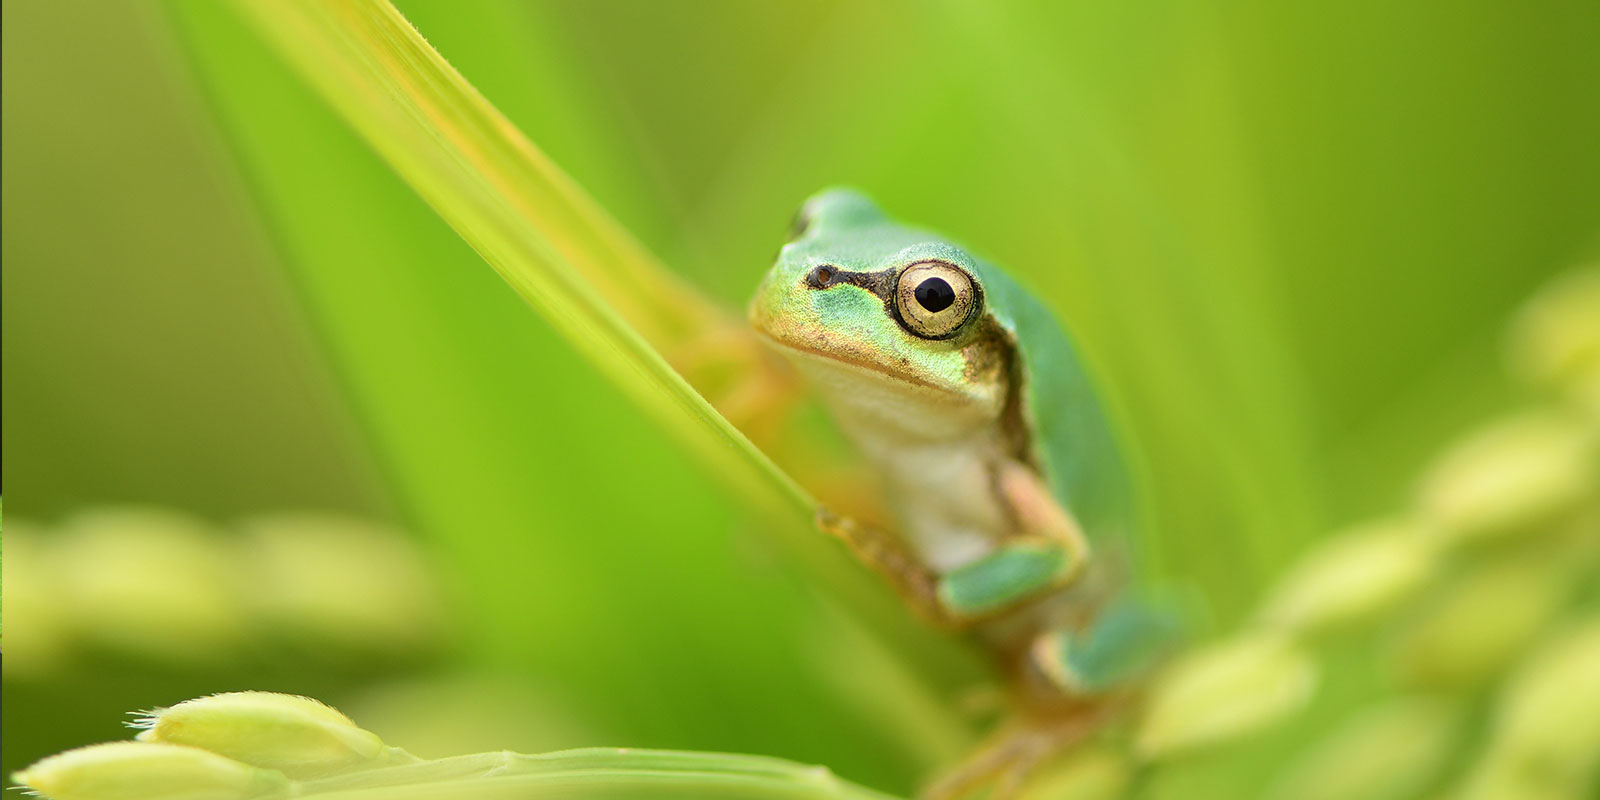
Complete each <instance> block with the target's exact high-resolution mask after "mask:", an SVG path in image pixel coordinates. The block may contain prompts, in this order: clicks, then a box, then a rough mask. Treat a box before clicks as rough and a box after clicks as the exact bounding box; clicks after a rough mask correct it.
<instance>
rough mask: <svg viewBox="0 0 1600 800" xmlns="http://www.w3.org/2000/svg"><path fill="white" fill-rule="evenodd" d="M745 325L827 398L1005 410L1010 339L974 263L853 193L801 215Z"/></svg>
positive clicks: (838, 192) (823, 199)
mask: <svg viewBox="0 0 1600 800" xmlns="http://www.w3.org/2000/svg"><path fill="white" fill-rule="evenodd" d="M750 320H751V323H752V324H753V325H754V326H755V328H756V330H757V331H759V332H760V333H761V334H763V335H764V336H765V337H766V338H767V339H769V340H771V341H772V342H773V343H775V344H776V345H778V346H779V347H780V348H781V349H782V350H783V351H784V353H785V354H786V355H788V356H790V357H791V359H792V360H794V361H795V362H796V363H797V364H798V365H799V366H800V367H801V368H802V370H804V371H806V372H807V373H810V374H811V375H812V377H814V378H821V379H822V382H823V384H824V387H825V388H828V387H829V386H830V385H831V387H832V388H834V389H846V390H848V392H855V393H860V392H865V393H866V394H873V393H875V390H883V389H886V388H887V389H891V390H894V391H898V392H900V393H904V392H907V391H909V392H913V393H915V394H917V395H919V396H920V397H922V398H924V399H926V400H932V401H937V402H938V403H939V404H942V405H958V406H964V407H968V408H978V409H981V410H983V411H984V412H985V413H988V412H991V411H997V410H998V406H999V403H1000V402H1001V401H1002V400H1003V394H1004V391H1003V383H1004V381H1005V378H1006V371H1005V369H1006V365H1005V364H1004V363H1003V362H1004V352H1003V351H1004V350H1005V348H1003V347H1001V346H999V345H1000V344H1001V343H1000V342H997V341H996V339H997V337H1001V338H1003V332H1001V331H1000V330H999V329H998V327H997V326H996V325H994V324H993V321H992V319H991V318H990V317H989V316H988V315H987V314H986V312H985V309H984V291H983V286H982V284H981V282H980V280H979V277H978V268H977V266H976V262H975V260H974V259H973V258H972V257H971V256H969V255H967V253H965V252H964V251H962V250H961V249H960V248H958V247H955V246H954V245H952V244H950V243H949V242H946V241H944V240H943V239H941V238H939V237H938V236H936V235H934V234H930V233H926V232H924V231H920V230H917V229H914V228H909V227H906V226H903V225H900V224H898V223H896V222H894V221H893V220H891V219H889V218H888V217H886V216H884V214H883V212H882V211H880V210H879V209H878V207H877V206H876V205H874V204H873V203H872V201H870V200H868V199H867V198H865V197H863V196H862V195H860V194H858V193H856V192H852V191H849V190H842V189H835V190H830V191H826V192H823V193H821V194H818V195H816V196H815V197H813V198H811V199H810V200H809V201H807V202H806V204H805V205H804V206H803V207H802V208H801V210H800V213H799V214H798V215H797V216H796V219H795V224H794V229H793V231H792V234H791V239H790V241H789V243H788V244H786V245H784V247H783V249H782V250H781V251H779V253H778V259H777V262H776V263H775V264H774V265H773V266H772V270H771V271H770V272H768V273H767V277H766V280H765V281H764V282H763V283H762V285H761V288H760V290H759V291H757V293H756V296H755V299H754V301H752V303H751V305H750ZM848 392H847V393H848ZM830 394H833V395H835V396H836V397H837V396H838V395H839V394H840V392H838V391H832V392H830Z"/></svg>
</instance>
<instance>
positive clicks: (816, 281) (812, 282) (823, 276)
mask: <svg viewBox="0 0 1600 800" xmlns="http://www.w3.org/2000/svg"><path fill="white" fill-rule="evenodd" d="M838 274H839V268H838V267H835V266H833V265H832V264H823V265H821V266H819V267H816V268H814V269H812V270H811V271H810V272H809V273H807V274H806V285H807V286H810V287H811V288H813V289H826V288H828V286H829V285H831V284H832V283H833V279H834V278H835V277H837V276H838Z"/></svg>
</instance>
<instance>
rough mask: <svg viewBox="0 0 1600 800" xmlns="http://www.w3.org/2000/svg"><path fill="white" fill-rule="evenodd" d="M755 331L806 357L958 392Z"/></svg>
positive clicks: (936, 389) (950, 392)
mask: <svg viewBox="0 0 1600 800" xmlns="http://www.w3.org/2000/svg"><path fill="white" fill-rule="evenodd" d="M755 331H756V333H757V334H758V335H759V336H761V338H763V339H766V340H767V341H768V342H770V343H772V344H774V345H777V346H778V347H782V348H784V349H785V350H793V351H795V352H797V353H803V354H805V355H806V356H807V357H810V358H815V359H818V360H820V361H824V362H828V363H835V364H844V365H848V366H852V367H855V368H856V369H860V370H864V371H866V372H870V373H873V374H874V375H879V376H881V377H884V378H888V379H889V380H892V381H896V382H898V383H905V384H910V385H912V386H919V387H921V388H924V389H928V390H931V391H935V392H938V393H940V394H947V395H953V394H958V392H956V391H954V390H952V389H951V388H950V387H948V386H941V385H939V384H937V383H933V382H932V381H928V380H924V379H922V378H917V377H910V376H907V375H903V374H895V373H892V372H890V371H888V370H886V369H884V368H883V367H882V366H880V365H878V364H877V363H874V362H871V361H868V360H866V359H862V358H851V357H849V356H847V355H844V354H842V353H838V352H827V351H824V350H821V349H818V348H815V347H810V346H807V345H804V344H801V343H799V342H796V341H794V340H792V339H784V338H780V337H778V336H776V335H774V334H772V333H771V332H769V331H767V330H766V329H764V328H756V329H755Z"/></svg>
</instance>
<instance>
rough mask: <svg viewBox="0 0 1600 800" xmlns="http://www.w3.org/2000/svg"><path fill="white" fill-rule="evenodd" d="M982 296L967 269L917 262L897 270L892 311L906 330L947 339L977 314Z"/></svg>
mask: <svg viewBox="0 0 1600 800" xmlns="http://www.w3.org/2000/svg"><path fill="white" fill-rule="evenodd" d="M982 299H983V295H982V293H981V292H980V291H979V290H978V287H977V286H976V285H975V284H974V283H973V282H972V276H971V275H968V274H967V272H966V270H963V269H961V268H960V267H958V266H956V265H954V264H951V263H949V262H947V261H919V262H917V263H915V264H912V265H911V266H909V267H906V268H905V269H903V270H901V271H900V278H899V282H898V283H897V284H896V286H895V291H894V304H895V311H896V312H898V315H899V317H900V324H901V325H902V326H904V327H905V329H906V330H908V331H910V332H912V333H914V334H916V335H917V336H921V337H922V338H924V339H949V338H952V337H954V336H955V335H956V334H958V333H960V332H961V329H962V328H963V327H964V326H965V325H966V324H967V322H969V321H970V320H972V319H973V318H974V317H976V316H977V315H978V306H979V305H981V301H982Z"/></svg>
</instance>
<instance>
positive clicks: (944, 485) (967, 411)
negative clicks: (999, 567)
mask: <svg viewBox="0 0 1600 800" xmlns="http://www.w3.org/2000/svg"><path fill="white" fill-rule="evenodd" d="M790 355H791V356H794V360H795V362H796V364H797V365H798V366H799V367H800V368H801V370H802V371H803V372H805V373H806V376H807V377H808V378H809V379H810V380H811V381H812V382H813V384H814V385H816V386H817V387H818V389H819V390H820V391H821V393H822V395H823V397H824V398H825V399H826V400H827V401H828V404H829V405H830V406H831V407H832V408H833V411H834V416H835V418H836V419H838V421H839V424H840V426H841V427H842V428H843V429H844V430H845V433H846V434H848V435H849V436H850V437H851V439H853V440H854V441H855V442H856V444H857V446H859V447H860V448H861V450H862V453H863V454H864V455H865V456H866V457H867V458H868V459H869V460H870V461H871V462H872V463H873V464H874V465H875V466H876V467H877V468H878V469H879V470H880V471H881V472H882V474H883V476H884V480H885V483H886V485H887V488H888V489H889V494H890V499H891V502H892V504H893V506H894V509H895V512H896V514H897V517H898V518H899V520H900V523H901V526H902V533H903V534H904V535H905V536H906V538H907V539H908V540H909V544H910V545H911V546H912V547H913V549H914V550H916V552H917V553H918V555H919V556H921V558H922V559H923V560H924V561H925V562H926V563H927V564H928V566H930V567H932V568H933V569H934V570H935V571H937V572H940V573H945V572H948V571H950V570H952V569H955V568H957V567H960V566H962V565H964V564H967V563H969V562H971V561H973V560H975V559H978V558H981V557H983V556H985V555H987V554H989V553H990V552H991V551H992V550H993V549H994V546H995V544H996V543H997V542H999V541H1000V540H1001V539H1002V538H1004V537H1005V536H1007V535H1008V534H1009V533H1011V529H1012V527H1013V526H1014V523H1013V521H1012V519H1011V517H1010V515H1009V514H1008V513H1007V511H1006V510H1005V509H1004V508H1002V507H1001V504H1000V500H999V496H998V493H997V490H996V482H995V469H996V467H997V466H998V465H999V464H1000V463H1001V462H1002V460H1003V459H1006V458H1008V456H1007V454H1006V453H1005V451H1004V449H1003V446H1002V444H1001V439H1000V435H999V429H998V422H997V420H998V418H999V413H1000V408H999V405H1000V404H999V402H997V401H996V398H997V396H998V395H997V393H995V392H991V391H982V390H979V391H976V392H974V394H973V395H970V396H968V395H957V394H952V393H950V392H944V391H939V390H934V389H930V388H928V387H925V386H920V385H915V384H910V383H906V382H904V381H899V380H896V379H894V378H893V377H891V376H888V375H885V374H883V373H880V372H877V371H875V370H871V369H868V368H865V367H861V366H857V365H855V364H848V363H843V362H839V361H834V360H831V359H827V358H824V357H820V356H816V355H813V354H810V353H795V352H791V353H790Z"/></svg>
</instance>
